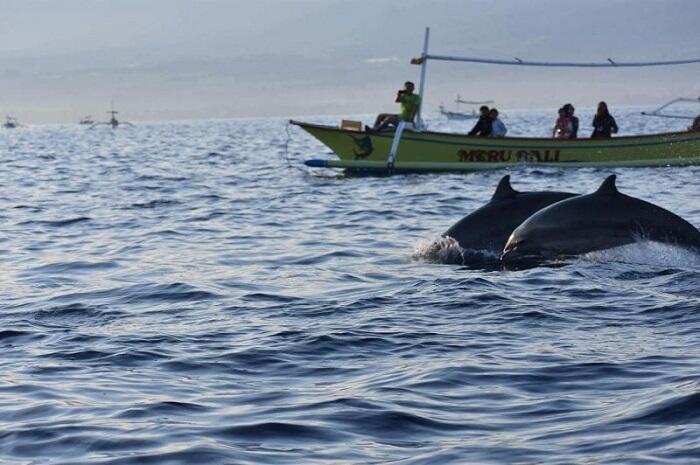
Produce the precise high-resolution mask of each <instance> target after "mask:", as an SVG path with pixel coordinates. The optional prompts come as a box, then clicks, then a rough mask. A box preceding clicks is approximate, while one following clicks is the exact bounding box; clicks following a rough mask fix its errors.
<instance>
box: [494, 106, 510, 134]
mask: <svg viewBox="0 0 700 465" xmlns="http://www.w3.org/2000/svg"><path fill="white" fill-rule="evenodd" d="M489 117H490V118H491V134H489V135H490V136H491V137H505V135H506V133H507V132H508V128H506V125H505V124H503V121H501V120H500V119H499V118H498V110H496V109H495V108H491V111H489Z"/></svg>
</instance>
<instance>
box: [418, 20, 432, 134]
mask: <svg viewBox="0 0 700 465" xmlns="http://www.w3.org/2000/svg"><path fill="white" fill-rule="evenodd" d="M429 39H430V28H429V27H426V28H425V39H424V40H423V55H421V58H422V62H421V64H420V65H421V67H420V84H419V87H418V95H420V103H419V104H418V111H417V113H416V126H417V127H416V129H418V130H419V131H422V130H423V118H422V116H421V110H422V108H423V102H425V95H424V89H425V68H426V67H427V66H428V60H426V58H427V57H428V41H429Z"/></svg>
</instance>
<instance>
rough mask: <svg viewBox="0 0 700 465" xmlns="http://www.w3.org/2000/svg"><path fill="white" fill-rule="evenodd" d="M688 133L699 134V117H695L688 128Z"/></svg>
mask: <svg viewBox="0 0 700 465" xmlns="http://www.w3.org/2000/svg"><path fill="white" fill-rule="evenodd" d="M688 131H690V132H700V116H697V117H696V118H695V119H694V120H693V124H691V125H690V126H688Z"/></svg>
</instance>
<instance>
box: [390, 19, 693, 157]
mask: <svg viewBox="0 0 700 465" xmlns="http://www.w3.org/2000/svg"><path fill="white" fill-rule="evenodd" d="M429 41H430V28H429V27H426V28H425V37H424V39H423V53H422V54H421V56H420V57H418V58H413V59H412V60H411V64H413V65H420V66H421V71H420V84H419V86H418V95H420V98H421V99H420V103H419V105H418V110H417V111H416V122H415V123H410V122H404V121H402V122H401V123H399V125H398V127H397V128H396V133H395V134H394V140H393V141H392V144H391V150H390V151H389V157H388V158H387V168H388V170H389V171H393V168H394V162H395V161H396V155H397V151H398V148H399V143H400V141H401V137H402V135H403V133H404V130H405V129H407V128H410V129H412V130H413V131H417V132H422V131H425V123H424V121H423V117H422V107H423V103H424V102H425V79H426V78H425V76H426V71H427V68H428V60H435V61H458V62H463V63H482V64H491V65H506V66H540V67H549V68H638V67H647V66H670V65H685V64H691V63H700V58H691V59H685V60H668V61H616V60H613V59H612V58H607V59H606V61H603V62H569V61H563V62H558V61H528V60H521V59H520V58H517V57H516V58H513V59H510V60H501V59H492V58H474V57H457V56H449V55H432V54H430V53H428V45H429Z"/></svg>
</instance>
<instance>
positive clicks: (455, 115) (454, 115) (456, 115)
mask: <svg viewBox="0 0 700 465" xmlns="http://www.w3.org/2000/svg"><path fill="white" fill-rule="evenodd" d="M487 103H493V100H483V101H478V102H477V101H469V100H462V98H460V96H459V95H457V99H456V100H455V104H456V105H457V109H456V110H455V111H450V110H448V109H446V108H445V106H444V105H440V107H439V109H440V114H441V115H442V116H444V117H445V118H447V119H450V120H457V121H464V120H468V119H476V118H478V117H479V114H478V113H477V112H476V110H472V112H471V113H464V112H463V111H460V108H459V105H460V104H465V105H484V104H487Z"/></svg>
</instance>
